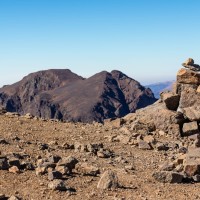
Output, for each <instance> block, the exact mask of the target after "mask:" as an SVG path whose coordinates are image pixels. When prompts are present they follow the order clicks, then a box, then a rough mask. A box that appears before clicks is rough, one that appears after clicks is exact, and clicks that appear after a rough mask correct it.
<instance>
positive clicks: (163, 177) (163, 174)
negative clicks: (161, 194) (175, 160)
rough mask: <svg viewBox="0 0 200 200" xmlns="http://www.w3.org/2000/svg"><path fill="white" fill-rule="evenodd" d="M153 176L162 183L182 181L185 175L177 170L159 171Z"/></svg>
mask: <svg viewBox="0 0 200 200" xmlns="http://www.w3.org/2000/svg"><path fill="white" fill-rule="evenodd" d="M152 176H153V177H154V178H155V179H156V180H157V181H159V182H162V183H181V182H182V180H183V175H182V174H180V173H177V172H169V171H159V172H155V173H153V175H152Z"/></svg>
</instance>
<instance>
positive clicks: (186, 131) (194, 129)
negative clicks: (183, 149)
mask: <svg viewBox="0 0 200 200" xmlns="http://www.w3.org/2000/svg"><path fill="white" fill-rule="evenodd" d="M196 133H199V128H198V125H197V122H189V123H184V125H183V136H189V135H193V134H196Z"/></svg>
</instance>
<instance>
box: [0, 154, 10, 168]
mask: <svg viewBox="0 0 200 200" xmlns="http://www.w3.org/2000/svg"><path fill="white" fill-rule="evenodd" d="M7 169H8V159H7V158H6V157H3V156H2V157H0V170H7Z"/></svg>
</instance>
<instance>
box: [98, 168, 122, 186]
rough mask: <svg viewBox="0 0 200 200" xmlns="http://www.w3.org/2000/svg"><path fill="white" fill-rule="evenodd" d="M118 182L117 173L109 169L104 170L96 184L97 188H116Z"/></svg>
mask: <svg viewBox="0 0 200 200" xmlns="http://www.w3.org/2000/svg"><path fill="white" fill-rule="evenodd" d="M118 187H119V182H118V177H117V174H116V173H115V172H113V171H111V170H108V171H105V172H104V173H103V174H102V176H101V178H100V180H99V182H98V185H97V188H98V189H110V188H118Z"/></svg>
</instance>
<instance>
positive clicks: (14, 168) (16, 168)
mask: <svg viewBox="0 0 200 200" xmlns="http://www.w3.org/2000/svg"><path fill="white" fill-rule="evenodd" d="M9 172H11V173H14V174H18V173H20V170H19V168H18V167H17V166H12V167H10V168H9Z"/></svg>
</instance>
